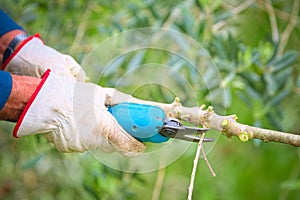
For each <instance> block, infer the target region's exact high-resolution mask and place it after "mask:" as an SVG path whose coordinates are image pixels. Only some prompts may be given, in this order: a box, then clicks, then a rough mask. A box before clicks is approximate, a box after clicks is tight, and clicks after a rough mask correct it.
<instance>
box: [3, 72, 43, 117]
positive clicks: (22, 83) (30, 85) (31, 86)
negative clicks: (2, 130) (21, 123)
mask: <svg viewBox="0 0 300 200" xmlns="http://www.w3.org/2000/svg"><path fill="white" fill-rule="evenodd" d="M12 80H13V84H12V90H11V94H10V96H9V98H8V100H7V102H6V104H5V105H4V107H3V109H2V110H1V111H0V120H6V121H12V122H16V121H17V120H18V119H19V117H20V115H21V113H22V112H23V110H24V108H25V106H26V104H27V103H28V101H29V100H30V98H31V96H32V94H33V92H34V91H35V89H36V88H37V86H38V85H39V83H40V79H39V78H36V77H30V76H15V75H12Z"/></svg>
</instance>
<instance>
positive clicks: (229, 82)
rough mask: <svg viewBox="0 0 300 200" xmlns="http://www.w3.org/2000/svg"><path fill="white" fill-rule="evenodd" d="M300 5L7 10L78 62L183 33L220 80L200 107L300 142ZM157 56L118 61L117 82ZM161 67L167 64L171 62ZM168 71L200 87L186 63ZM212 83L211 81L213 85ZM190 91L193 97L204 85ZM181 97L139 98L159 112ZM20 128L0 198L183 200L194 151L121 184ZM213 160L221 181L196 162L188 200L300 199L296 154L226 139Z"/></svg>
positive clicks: (4, 146) (259, 2) (200, 2)
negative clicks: (116, 47)
mask: <svg viewBox="0 0 300 200" xmlns="http://www.w3.org/2000/svg"><path fill="white" fill-rule="evenodd" d="M299 6H300V2H299V0H288V1H286V0H246V1H239V0H234V1H229V0H225V1H221V0H215V1H213V0H189V1H178V0H165V1H158V0H145V1H139V0H128V1H120V0H116V1H108V0H96V1H92V0H89V1H88V0H86V1H84V0H77V1H72V0H53V1H44V0H36V1H29V0H21V1H20V0H2V1H1V2H0V8H1V9H3V10H4V11H5V12H7V13H9V15H10V16H11V17H12V18H13V19H15V20H16V21H17V22H18V23H19V24H21V25H22V26H23V27H24V28H25V30H27V31H28V33H29V34H34V33H37V32H39V33H40V34H41V36H42V38H43V39H44V40H45V42H46V43H47V44H48V45H49V46H52V47H53V48H55V49H57V50H59V51H60V52H63V53H67V54H70V55H72V56H73V57H74V58H75V59H76V60H77V61H78V62H79V63H81V62H82V60H83V59H84V58H85V56H86V55H87V54H88V53H89V52H91V51H92V50H93V48H95V47H96V45H97V44H99V43H100V42H102V41H104V40H106V39H107V38H109V37H111V36H113V35H115V34H118V33H120V32H123V31H126V30H131V29H134V28H141V27H153V26H154V27H162V28H169V29H172V30H176V31H179V32H181V33H183V34H186V35H188V36H189V37H191V38H192V39H193V40H195V41H196V42H198V43H200V44H201V45H202V46H204V47H205V48H206V49H207V51H208V52H209V53H210V55H211V57H212V59H213V61H214V63H215V64H216V66H217V67H218V70H219V72H220V75H221V76H222V81H221V82H220V83H218V84H217V85H215V86H214V87H212V88H206V87H203V88H202V87H198V90H197V92H196V95H197V97H198V98H199V102H198V103H199V104H202V103H205V104H206V105H210V104H211V101H216V100H217V99H220V93H222V95H221V97H222V101H221V102H219V101H217V102H219V103H220V105H221V106H220V107H222V108H223V110H222V112H223V111H224V110H225V111H226V114H233V113H235V114H237V115H238V117H239V122H241V123H245V124H248V125H252V126H257V127H263V128H269V129H274V130H281V131H287V132H291V133H300V123H299V122H300V73H299V72H300V67H299V66H300V60H299V55H298V54H299V50H300V20H299V19H300V16H299V13H300V12H299V9H300V7H299ZM180 42H181V41H180V40H178V45H179V46H180V45H181V43H180ZM106 53H109V52H106ZM150 56H151V53H144V54H138V53H137V54H133V55H131V56H130V57H129V58H127V59H123V60H120V61H119V62H118V65H119V66H118V69H117V72H118V73H119V74H122V73H126V72H127V71H128V70H129V65H130V64H131V65H132V63H134V64H135V65H141V64H143V63H147V62H150V61H149V60H151V57H150ZM152 56H153V55H152ZM159 59H162V60H164V61H165V63H169V64H170V63H172V62H171V61H170V62H169V60H168V59H172V58H169V57H164V54H161V55H160V58H157V60H159ZM172 61H174V58H173V60H172ZM173 64H174V65H176V67H177V68H176V69H177V70H178V72H180V73H182V74H184V75H185V77H186V78H187V79H191V80H192V79H193V73H194V71H193V70H191V69H192V68H189V67H187V65H186V63H181V62H179V63H178V62H173ZM88 73H92V72H88ZM204 74H205V72H204ZM115 75H116V73H112V74H107V76H105V77H103V78H102V79H101V81H100V82H99V84H101V85H102V86H113V85H114V84H115V83H114V80H115V79H114V76H115ZM206 80H207V81H208V82H212V81H214V79H213V76H212V77H207V79H206ZM190 82H191V83H192V84H195V85H194V86H193V87H195V88H197V83H198V82H197V81H190ZM178 84H179V85H180V82H179V83H178ZM198 86H199V85H198ZM126 87H127V88H129V89H130V85H127V86H126ZM174 95H177V94H169V93H168V90H165V89H163V88H160V87H157V86H149V87H144V88H143V90H140V91H137V92H136V93H135V96H137V97H140V98H143V99H149V100H155V101H161V102H169V101H170V100H171V99H172V98H173V97H174ZM208 96H209V98H208ZM171 97H172V98H171ZM183 103H185V97H183ZM217 107H218V105H217ZM217 111H218V110H217ZM220 112H221V111H220ZM13 126H14V124H12V123H7V122H1V123H0V131H1V134H0V135H1V140H0V150H1V154H0V199H49V200H50V199H104V200H106V199H152V200H156V199H186V198H187V194H188V185H189V181H190V174H191V171H192V166H193V159H194V155H195V151H196V145H192V146H191V147H190V148H189V149H188V150H187V151H186V152H185V153H184V154H183V156H181V157H180V158H179V159H178V160H176V161H175V162H174V163H172V164H171V165H169V166H167V167H166V168H163V169H160V170H159V171H154V172H149V173H142V174H135V173H125V172H121V171H117V170H114V169H112V168H109V167H107V166H105V165H103V164H101V163H99V162H98V161H97V160H95V159H94V158H92V157H91V156H90V155H89V154H62V153H59V152H57V151H56V150H55V149H54V148H53V147H52V146H51V144H49V143H48V142H47V141H46V140H45V139H43V138H42V137H40V136H34V137H26V138H22V139H18V140H16V139H14V138H13V137H12V129H13ZM208 159H209V161H210V163H211V165H212V167H213V169H214V170H215V172H216V174H217V176H216V177H212V175H211V174H210V172H209V170H208V168H207V166H206V165H205V162H204V161H203V160H200V163H199V166H198V171H197V174H196V182H195V185H194V193H193V199H203V200H206V199H209V200H210V199H220V200H223V199H230V200H231V199H251V200H252V199H264V200H268V199H270V200H274V199H279V200H284V199H299V198H300V150H299V148H296V147H293V146H289V145H284V144H276V143H264V142H261V141H257V140H254V141H251V142H248V143H241V142H240V141H238V140H237V139H235V138H232V139H228V138H226V137H224V136H222V135H221V136H220V137H219V139H218V141H217V144H216V145H215V147H214V148H213V150H212V151H211V152H210V153H209V154H208Z"/></svg>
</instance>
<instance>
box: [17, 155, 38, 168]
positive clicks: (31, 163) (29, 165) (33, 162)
mask: <svg viewBox="0 0 300 200" xmlns="http://www.w3.org/2000/svg"><path fill="white" fill-rule="evenodd" d="M42 157H43V155H42V154H40V155H37V156H36V157H34V158H33V159H31V160H29V161H27V162H26V163H24V164H23V165H22V169H24V170H27V169H31V168H33V167H34V166H35V165H36V164H37V163H38V162H39V160H40V159H41V158H42Z"/></svg>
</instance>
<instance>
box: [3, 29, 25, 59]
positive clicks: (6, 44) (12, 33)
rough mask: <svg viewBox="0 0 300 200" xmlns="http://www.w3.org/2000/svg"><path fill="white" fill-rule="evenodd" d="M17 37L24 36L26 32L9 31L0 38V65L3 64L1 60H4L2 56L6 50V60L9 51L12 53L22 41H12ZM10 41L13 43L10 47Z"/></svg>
mask: <svg viewBox="0 0 300 200" xmlns="http://www.w3.org/2000/svg"><path fill="white" fill-rule="evenodd" d="M18 35H26V32H25V31H23V30H13V31H9V32H7V33H5V34H4V35H2V36H1V37H0V61H1V63H3V59H5V58H4V54H5V52H6V50H8V52H7V53H6V58H7V56H9V55H10V54H8V53H9V51H13V50H14V49H16V48H17V47H18V46H19V45H20V43H21V42H22V40H16V41H14V39H15V38H16V37H17V36H18ZM12 41H14V43H13V44H12V45H11V47H10V44H11V43H12ZM8 48H9V49H8ZM10 53H11V52H10Z"/></svg>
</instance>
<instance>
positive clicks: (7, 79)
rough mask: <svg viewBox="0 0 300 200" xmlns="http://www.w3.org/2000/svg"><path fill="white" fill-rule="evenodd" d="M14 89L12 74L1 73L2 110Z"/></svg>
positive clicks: (0, 106) (0, 101)
mask: <svg viewBox="0 0 300 200" xmlns="http://www.w3.org/2000/svg"><path fill="white" fill-rule="evenodd" d="M11 89H12V77H11V75H10V73H8V72H5V71H0V110H1V109H2V108H3V107H4V105H5V103H6V101H7V99H8V97H9V95H10V92H11Z"/></svg>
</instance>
